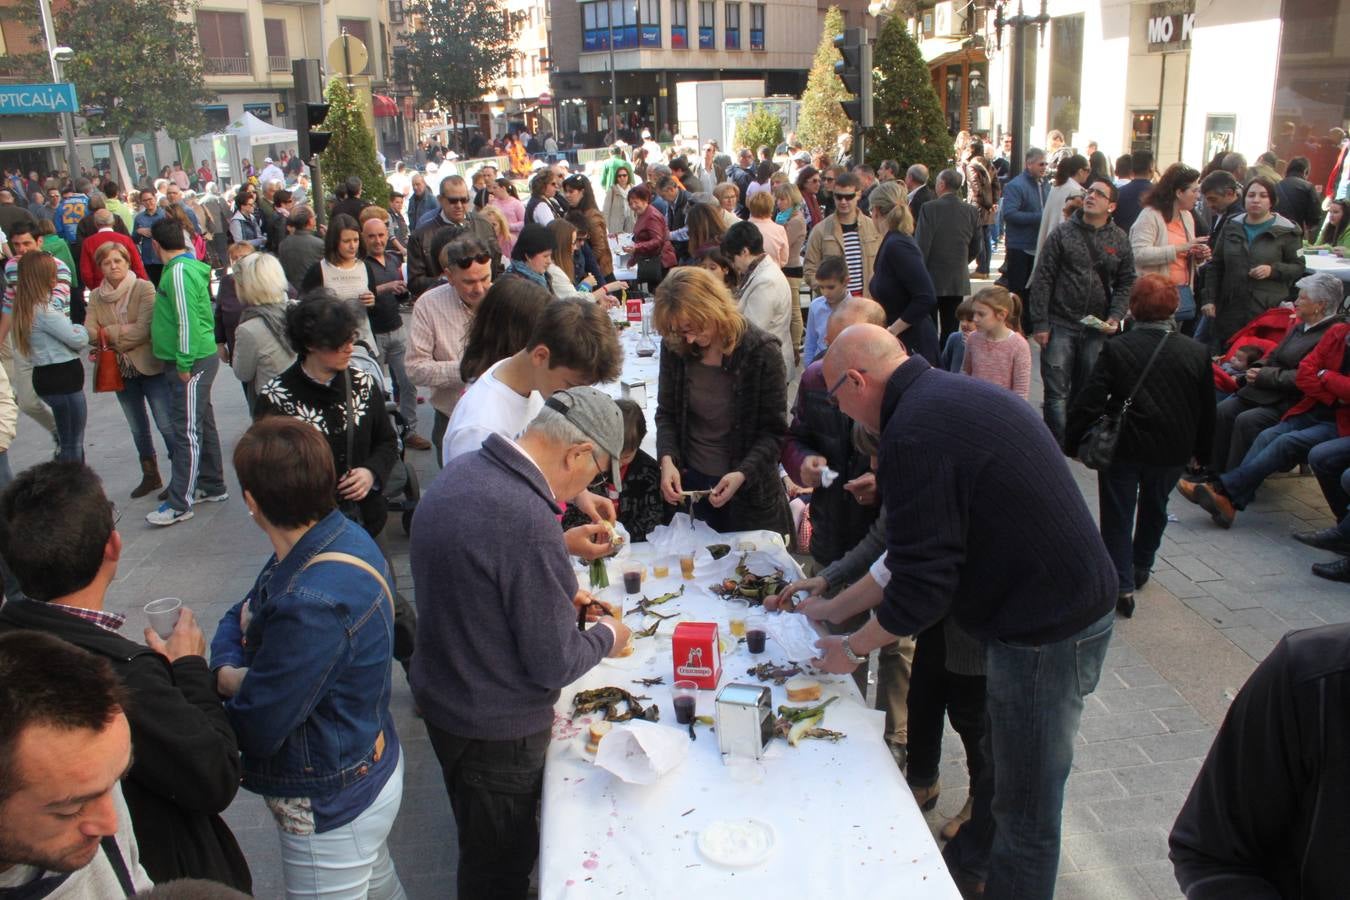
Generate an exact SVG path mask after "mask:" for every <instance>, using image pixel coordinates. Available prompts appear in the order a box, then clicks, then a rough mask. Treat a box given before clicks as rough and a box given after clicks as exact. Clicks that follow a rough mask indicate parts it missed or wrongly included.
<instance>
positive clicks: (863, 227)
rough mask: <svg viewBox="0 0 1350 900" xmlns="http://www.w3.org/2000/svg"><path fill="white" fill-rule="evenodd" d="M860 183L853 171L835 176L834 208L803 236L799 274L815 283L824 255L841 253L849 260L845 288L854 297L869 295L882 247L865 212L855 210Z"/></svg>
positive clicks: (845, 259) (838, 254)
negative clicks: (817, 270)
mask: <svg viewBox="0 0 1350 900" xmlns="http://www.w3.org/2000/svg"><path fill="white" fill-rule="evenodd" d="M861 194H862V185H861V184H860V183H859V182H858V178H857V176H856V175H853V174H851V173H849V172H841V173H839V174H838V175H837V176H835V180H834V192H833V196H834V204H835V208H834V212H833V213H831V214H830V215H828V216H826V217H825V218H824V219H822V220H821V222H820V224H819V225H817V226H816V227H815V228H812V229H811V234H810V236H809V237H808V238H807V239H806V257H805V259H804V260H803V261H802V278H803V279H804V280H805V281H806V283H807V284H815V277H816V267H817V266H819V265H820V261H821V260H822V259H824V258H825V257H827V256H842V257H843V258H844V261H845V262H846V263H848V292H849V293H850V294H852V295H853V296H854V297H869V298H870V297H871V295H870V294H868V293H867V286H868V285H869V284H871V282H872V262H873V260H875V259H876V258H877V251H878V250H880V249H881V235H880V234H879V233H878V232H877V229H876V226H875V225H873V224H872V220H871V219H870V218H869V217H867V216H862V215H859V214H858V198H859V196H860V195H861Z"/></svg>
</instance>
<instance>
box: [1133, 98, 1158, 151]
mask: <svg viewBox="0 0 1350 900" xmlns="http://www.w3.org/2000/svg"><path fill="white" fill-rule="evenodd" d="M1157 124H1158V111H1157V110H1156V109H1137V110H1135V111H1133V112H1132V113H1130V152H1131V153H1133V152H1134V151H1136V150H1147V151H1148V152H1149V153H1152V154H1153V155H1154V156H1157V153H1158V129H1157Z"/></svg>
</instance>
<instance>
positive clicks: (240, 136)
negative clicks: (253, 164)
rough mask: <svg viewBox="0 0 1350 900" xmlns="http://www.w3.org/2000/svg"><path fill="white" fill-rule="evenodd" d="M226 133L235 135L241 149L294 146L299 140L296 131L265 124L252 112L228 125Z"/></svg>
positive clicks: (269, 123)
mask: <svg viewBox="0 0 1350 900" xmlns="http://www.w3.org/2000/svg"><path fill="white" fill-rule="evenodd" d="M224 133H225V134H231V135H234V137H235V139H236V140H237V141H239V146H240V147H248V148H253V147H261V146H268V145H271V144H294V143H295V142H296V140H297V135H296V132H295V129H293V128H282V127H281V126H280V125H273V124H272V123H271V122H264V121H263V120H262V119H260V118H258V117H257V116H255V115H254V114H253V113H251V112H246V113H244V114H243V115H242V116H240V117H239V118H237V119H235V120H234V121H233V122H231V123H230V124H229V125H227V126H226V127H225V131H224Z"/></svg>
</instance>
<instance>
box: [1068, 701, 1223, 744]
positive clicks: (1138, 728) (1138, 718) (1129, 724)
mask: <svg viewBox="0 0 1350 900" xmlns="http://www.w3.org/2000/svg"><path fill="white" fill-rule="evenodd" d="M1182 708H1183V709H1185V707H1182ZM1159 712H1163V711H1162V710H1160V711H1159ZM1192 715H1194V712H1193V711H1192ZM1197 718H1198V717H1197ZM1078 730H1079V732H1080V733H1081V734H1082V735H1083V737H1084V738H1085V739H1086V740H1087V742H1088V743H1089V744H1094V743H1097V742H1099V741H1118V740H1122V739H1125V738H1132V737H1139V736H1141V735H1145V734H1162V733H1163V732H1164V731H1167V726H1166V725H1164V724H1163V722H1162V718H1161V716H1160V715H1157V714H1155V713H1153V712H1151V711H1149V710H1141V711H1139V712H1128V713H1120V714H1118V715H1107V716H1100V717H1096V718H1091V719H1089V718H1087V717H1086V716H1084V717H1083V721H1082V723H1081V724H1080V725H1079V727H1078Z"/></svg>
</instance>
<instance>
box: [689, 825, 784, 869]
mask: <svg viewBox="0 0 1350 900" xmlns="http://www.w3.org/2000/svg"><path fill="white" fill-rule="evenodd" d="M776 840H777V836H776V835H775V833H774V830H773V826H772V825H770V824H769V823H768V822H762V821H760V820H759V819H719V820H718V821H716V822H712V823H710V824H709V825H708V826H707V827H706V828H704V829H703V830H702V831H700V832H699V834H698V849H699V852H700V853H702V854H703V855H704V856H705V857H706V858H707V859H708V860H709V861H711V862H714V863H717V864H718V865H719V866H726V867H727V868H729V869H745V868H749V867H750V866H757V865H759V864H760V863H762V862H764V860H766V859H768V858H769V855H770V854H771V853H773V847H774V843H775V842H776Z"/></svg>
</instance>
